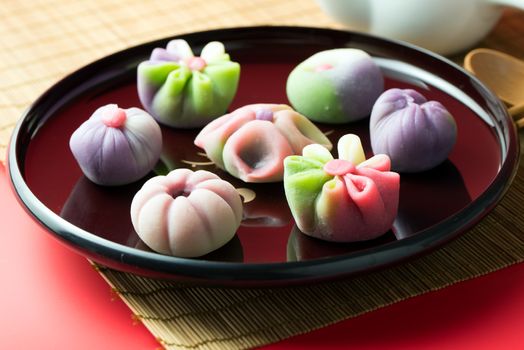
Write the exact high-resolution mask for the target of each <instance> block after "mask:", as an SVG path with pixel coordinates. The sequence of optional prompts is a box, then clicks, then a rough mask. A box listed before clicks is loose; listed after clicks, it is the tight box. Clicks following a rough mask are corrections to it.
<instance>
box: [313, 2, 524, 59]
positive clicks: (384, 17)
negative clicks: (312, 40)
mask: <svg viewBox="0 0 524 350" xmlns="http://www.w3.org/2000/svg"><path fill="white" fill-rule="evenodd" d="M316 1H317V3H318V4H319V5H320V7H321V8H322V9H323V10H324V11H325V12H326V13H327V14H328V15H330V16H331V17H332V18H333V19H335V20H336V21H338V22H340V23H342V24H344V25H346V26H347V27H348V28H349V29H352V30H355V31H361V32H367V33H370V34H374V35H378V36H382V37H387V38H392V39H399V40H404V41H408V42H411V43H413V44H415V45H419V46H422V47H425V48H427V49H430V50H432V51H435V52H438V53H440V54H444V55H449V54H454V53H457V52H460V51H463V50H466V49H468V48H470V47H472V46H473V45H474V44H475V43H477V42H478V41H480V40H481V39H482V38H483V37H484V36H486V34H488V33H489V31H490V30H491V29H492V28H493V26H494V25H495V24H496V23H497V20H498V19H499V18H500V15H501V13H502V5H507V6H512V7H517V8H520V9H524V0H316Z"/></svg>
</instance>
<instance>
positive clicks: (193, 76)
mask: <svg viewBox="0 0 524 350" xmlns="http://www.w3.org/2000/svg"><path fill="white" fill-rule="evenodd" d="M239 77H240V65H239V64H238V63H236V62H231V61H230V58H229V55H228V54H227V53H226V52H225V48H224V45H223V44H222V43H220V42H217V41H214V42H210V43H208V44H207V45H206V46H204V48H203V49H202V53H201V55H200V57H197V56H194V55H193V52H192V50H191V48H190V47H189V45H188V43H187V42H186V41H185V40H181V39H178V40H172V41H170V42H169V43H168V45H167V47H166V48H165V49H164V48H156V49H154V50H153V52H152V53H151V57H150V59H149V60H147V61H144V62H142V63H140V64H139V66H138V76H137V85H138V96H139V98H140V101H141V102H142V105H143V106H144V108H145V109H146V110H147V111H148V112H149V113H150V114H151V115H152V116H153V117H155V119H156V120H158V121H159V122H160V123H162V124H165V125H168V126H172V127H179V128H193V127H200V126H203V125H205V124H207V123H209V122H210V121H211V120H213V119H215V118H217V117H219V116H221V115H223V114H224V113H225V112H226V110H227V108H228V107H229V105H230V103H231V101H232V100H233V98H234V97H235V94H236V91H237V87H238V80H239Z"/></svg>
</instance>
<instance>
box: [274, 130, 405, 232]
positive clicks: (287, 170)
mask: <svg viewBox="0 0 524 350" xmlns="http://www.w3.org/2000/svg"><path fill="white" fill-rule="evenodd" d="M337 148H338V154H339V159H334V158H333V156H332V155H331V153H330V152H329V150H327V149H326V148H325V147H323V146H321V145H318V144H311V145H308V146H306V147H304V149H303V150H302V155H300V156H297V155H295V156H289V157H287V158H286V159H285V160H284V190H285V194H286V199H287V202H288V204H289V207H290V209H291V213H292V214H293V218H294V219H295V222H296V224H297V226H298V228H299V229H300V230H301V231H302V232H303V233H305V234H307V235H309V236H312V237H316V238H319V239H322V240H327V241H334V242H355V241H365V240H370V239H374V238H377V237H379V236H381V235H383V234H384V233H386V232H388V231H389V230H390V228H391V226H392V225H393V221H394V220H395V217H396V215H397V210H398V201H399V189H400V176H399V174H397V173H395V172H392V171H390V169H391V161H390V159H389V157H388V156H387V155H385V154H378V155H375V156H373V157H371V158H369V159H367V160H366V158H365V155H364V151H363V149H362V145H361V142H360V139H359V137H358V136H356V135H352V134H349V135H345V136H343V137H342V138H341V139H340V140H339V142H338V146H337Z"/></svg>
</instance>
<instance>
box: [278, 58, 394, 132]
mask: <svg viewBox="0 0 524 350" xmlns="http://www.w3.org/2000/svg"><path fill="white" fill-rule="evenodd" d="M383 91H384V77H383V75H382V72H381V70H380V68H379V67H378V66H377V65H376V64H375V62H374V61H373V59H372V58H371V57H370V56H369V55H368V54H367V53H366V52H365V51H363V50H359V49H352V48H341V49H333V50H326V51H321V52H318V53H316V54H314V55H313V56H311V57H309V58H308V59H306V60H305V61H303V62H302V63H300V64H299V65H298V66H296V67H295V68H294V69H293V71H292V72H291V74H290V75H289V77H288V79H287V85H286V92H287V97H288V100H289V101H290V103H291V105H292V106H293V108H295V109H296V110H297V111H298V112H299V113H302V114H303V115H305V116H306V117H308V118H309V119H311V120H314V121H317V122H322V123H333V124H341V123H348V122H352V121H357V120H360V119H363V118H366V117H368V116H369V114H370V113H371V108H372V107H373V103H374V102H375V100H376V99H377V98H378V96H379V95H380V94H381V93H382V92H383Z"/></svg>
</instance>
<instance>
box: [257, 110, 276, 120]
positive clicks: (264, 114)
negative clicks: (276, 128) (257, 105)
mask: <svg viewBox="0 0 524 350" xmlns="http://www.w3.org/2000/svg"><path fill="white" fill-rule="evenodd" d="M256 119H257V120H267V121H269V122H272V121H273V111H272V110H271V109H269V108H261V109H259V110H257V112H256Z"/></svg>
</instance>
